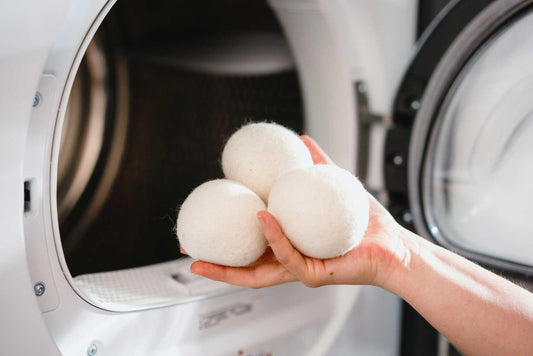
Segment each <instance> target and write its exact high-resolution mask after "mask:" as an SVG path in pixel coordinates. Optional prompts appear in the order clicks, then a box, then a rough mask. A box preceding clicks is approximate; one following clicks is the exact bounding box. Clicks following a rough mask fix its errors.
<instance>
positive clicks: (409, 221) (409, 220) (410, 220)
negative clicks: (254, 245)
mask: <svg viewBox="0 0 533 356" xmlns="http://www.w3.org/2000/svg"><path fill="white" fill-rule="evenodd" d="M402 220H403V221H404V222H406V223H407V224H412V223H413V214H412V213H411V211H409V210H405V211H404V212H403V213H402Z"/></svg>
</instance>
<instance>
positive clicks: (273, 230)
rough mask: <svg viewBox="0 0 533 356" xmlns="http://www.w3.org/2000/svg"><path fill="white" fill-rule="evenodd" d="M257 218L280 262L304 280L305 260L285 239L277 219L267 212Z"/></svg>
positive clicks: (261, 213)
mask: <svg viewBox="0 0 533 356" xmlns="http://www.w3.org/2000/svg"><path fill="white" fill-rule="evenodd" d="M257 218H258V219H259V221H260V222H261V225H262V226H263V232H264V234H265V237H266V239H267V240H268V243H269V244H270V247H271V248H272V251H273V252H274V254H275V255H276V258H277V259H278V261H279V262H280V263H281V264H282V265H283V266H285V268H287V270H289V272H291V273H292V274H294V275H295V276H297V277H298V278H299V279H304V278H305V271H306V266H307V265H306V263H305V259H304V257H303V256H302V254H300V252H298V250H296V249H295V248H294V247H293V246H292V244H291V243H290V241H289V239H287V237H285V235H284V234H283V232H282V231H281V227H280V226H279V224H278V222H277V221H276V219H275V218H274V217H273V216H272V215H271V214H270V213H269V212H267V211H260V212H259V213H257Z"/></svg>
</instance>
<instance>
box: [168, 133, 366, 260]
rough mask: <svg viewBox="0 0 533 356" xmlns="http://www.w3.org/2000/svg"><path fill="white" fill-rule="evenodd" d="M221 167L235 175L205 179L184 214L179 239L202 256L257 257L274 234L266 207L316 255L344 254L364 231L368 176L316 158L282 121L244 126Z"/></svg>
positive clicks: (193, 254)
mask: <svg viewBox="0 0 533 356" xmlns="http://www.w3.org/2000/svg"><path fill="white" fill-rule="evenodd" d="M222 169H223V171H224V174H225V176H226V178H228V179H222V180H215V181H210V182H207V183H204V184H202V185H200V186H199V187H198V188H196V189H195V190H194V191H193V192H192V193H191V194H190V195H189V196H188V197H187V199H186V200H185V202H184V203H183V205H182V207H181V209H180V212H179V214H178V224H177V225H178V226H177V235H178V239H179V241H180V244H181V246H182V247H183V248H184V249H185V250H186V251H187V253H188V254H189V255H190V256H191V257H193V258H195V259H199V260H203V261H207V262H212V263H216V264H221V265H227V266H245V265H248V264H250V263H252V262H254V261H255V260H257V259H258V258H259V257H260V256H261V255H262V254H263V252H264V251H265V248H266V245H267V241H266V239H265V237H264V236H263V233H262V229H261V226H260V224H259V222H258V220H257V217H256V214H257V212H258V211H260V210H267V209H268V211H269V212H270V213H271V214H272V215H273V216H274V217H275V218H276V220H277V221H278V222H279V224H280V226H281V228H282V230H283V232H284V233H285V235H286V236H287V238H288V239H289V240H290V241H291V243H292V244H293V246H294V247H296V248H297V249H298V250H299V251H300V252H302V253H303V254H305V255H307V256H310V257H316V258H332V257H336V256H340V255H343V254H345V253H346V252H348V251H349V250H351V249H352V248H354V247H355V246H356V245H357V244H358V242H359V241H360V240H361V238H362V237H363V235H364V232H365V230H366V227H367V225H368V215H369V203H368V197H367V193H366V191H365V189H364V188H363V186H362V184H361V183H360V182H359V181H358V180H357V178H355V177H354V176H353V175H351V174H350V173H349V172H348V171H345V170H343V169H341V168H338V167H335V166H327V165H313V161H312V158H311V154H310V153H309V151H308V149H307V147H306V146H305V145H304V143H303V142H302V141H301V140H300V138H299V137H298V136H297V135H296V134H295V133H294V132H292V131H290V130H288V129H286V128H284V127H282V126H279V125H276V124H270V123H256V124H248V125H245V126H243V127H242V128H241V129H239V130H238V131H237V132H235V133H234V134H233V135H232V136H231V137H230V139H229V140H228V142H227V143H226V146H225V147H224V150H223V153H222ZM266 202H268V208H267V206H265V203H266Z"/></svg>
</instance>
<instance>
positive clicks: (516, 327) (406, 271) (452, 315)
mask: <svg viewBox="0 0 533 356" xmlns="http://www.w3.org/2000/svg"><path fill="white" fill-rule="evenodd" d="M401 240H402V243H403V244H402V246H401V248H404V249H405V251H406V252H405V253H404V254H403V255H404V258H403V260H402V261H399V263H397V264H396V265H394V271H393V272H391V273H390V274H389V276H388V278H387V279H386V281H385V282H384V285H383V287H384V288H385V289H388V290H389V291H391V292H393V293H395V294H397V295H399V296H400V297H402V298H403V299H404V300H405V301H406V302H408V303H409V304H411V305H412V306H413V307H414V308H415V309H416V310H417V311H418V312H419V313H420V314H421V315H423V316H424V318H426V320H428V321H429V322H430V323H431V324H432V325H433V326H434V327H435V328H436V329H437V330H439V331H440V332H441V333H442V334H443V335H444V336H446V337H447V338H448V340H450V341H451V342H452V343H453V344H454V345H455V346H456V347H457V348H459V349H460V350H461V351H462V352H464V353H465V354H467V355H489V354H490V355H522V354H524V355H525V354H527V355H531V354H533V295H532V294H531V293H529V292H528V291H526V290H524V289H522V288H520V287H518V286H516V285H515V284H513V283H511V282H509V281H507V280H505V279H503V278H501V277H499V276H497V275H495V274H493V273H491V272H489V271H487V270H485V269H483V268H481V267H480V266H478V265H476V264H474V263H472V262H470V261H468V260H466V259H464V258H462V257H460V256H458V255H456V254H454V253H452V252H450V251H448V250H445V249H443V248H440V247H438V246H436V245H434V244H431V243H430V242H428V241H426V240H424V239H422V238H421V237H419V236H416V235H414V234H411V233H410V232H407V231H405V232H404V233H402V237H401Z"/></svg>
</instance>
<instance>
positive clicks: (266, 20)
mask: <svg viewBox="0 0 533 356" xmlns="http://www.w3.org/2000/svg"><path fill="white" fill-rule="evenodd" d="M259 32H260V33H267V34H269V36H274V37H279V38H281V39H283V34H282V31H281V28H280V26H279V24H278V22H277V20H276V18H275V16H274V14H273V12H272V10H271V9H270V8H269V7H268V5H267V4H266V3H265V2H264V1H258V0H238V1H229V0H225V1H219V0H217V1H164V2H157V3H154V2H149V1H146V0H145V1H128V2H126V1H119V2H117V4H116V5H115V7H114V8H113V9H112V10H111V12H110V13H109V14H108V16H107V17H106V19H105V20H104V22H103V24H102V25H101V26H100V28H99V30H98V31H97V34H96V36H95V38H94V39H93V41H92V43H91V45H90V46H89V48H88V49H87V52H86V54H85V58H84V59H83V61H82V64H81V65H80V69H79V70H78V73H77V75H76V80H75V83H74V86H73V89H72V92H71V95H70V98H69V107H68V109H67V114H66V117H65V124H64V127H63V132H62V137H61V149H60V157H59V164H58V185H57V204H58V215H59V224H60V232H61V240H62V244H63V249H64V253H65V257H66V261H67V264H68V267H69V270H70V272H71V274H72V275H73V276H77V275H80V274H85V273H94V272H103V271H109V270H117V269H124V268H130V267H138V266H143V265H148V264H153V263H158V262H164V261H168V260H173V259H176V258H179V257H180V256H181V255H180V253H179V248H178V243H177V239H176V236H175V233H174V228H175V226H174V224H175V222H176V215H177V209H178V207H179V205H180V204H181V203H182V202H183V200H184V199H185V198H186V196H187V195H188V194H189V193H190V192H191V190H192V189H194V187H196V186H197V185H199V184H201V183H203V182H204V181H206V180H210V179H214V178H220V177H222V172H221V169H220V166H219V160H220V153H221V150H222V148H223V145H224V142H225V140H226V139H227V138H228V136H229V135H230V134H231V133H232V132H233V131H234V130H236V128H238V127H239V126H241V125H242V124H243V123H245V122H248V121H262V120H268V121H275V122H278V123H280V124H282V125H285V126H287V127H290V128H292V129H294V130H296V131H297V132H301V131H302V126H303V114H302V98H301V95H300V89H299V83H298V77H297V73H296V71H295V70H294V66H291V67H290V68H285V69H283V70H265V71H264V72H263V73H257V72H253V73H249V74H246V73H244V74H243V73H240V72H239V73H232V72H228V73H224V72H220V71H218V72H217V71H209V70H199V69H195V68H194V66H192V67H191V66H188V65H184V64H183V61H180V58H179V57H180V55H179V54H180V53H186V52H187V51H194V48H197V46H198V44H202V45H203V44H205V43H210V41H212V40H213V39H214V38H219V37H220V36H229V37H230V38H231V37H232V36H240V35H250V36H254V33H259ZM254 45H255V46H259V47H260V46H261V41H259V40H258V41H257V43H256V44H254ZM284 45H285V46H287V45H286V43H285V44H284ZM259 47H258V48H259ZM258 53H262V52H261V49H260V48H259V49H258ZM213 60H215V61H216V57H215V58H214V59H213ZM258 60H260V59H258Z"/></svg>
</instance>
